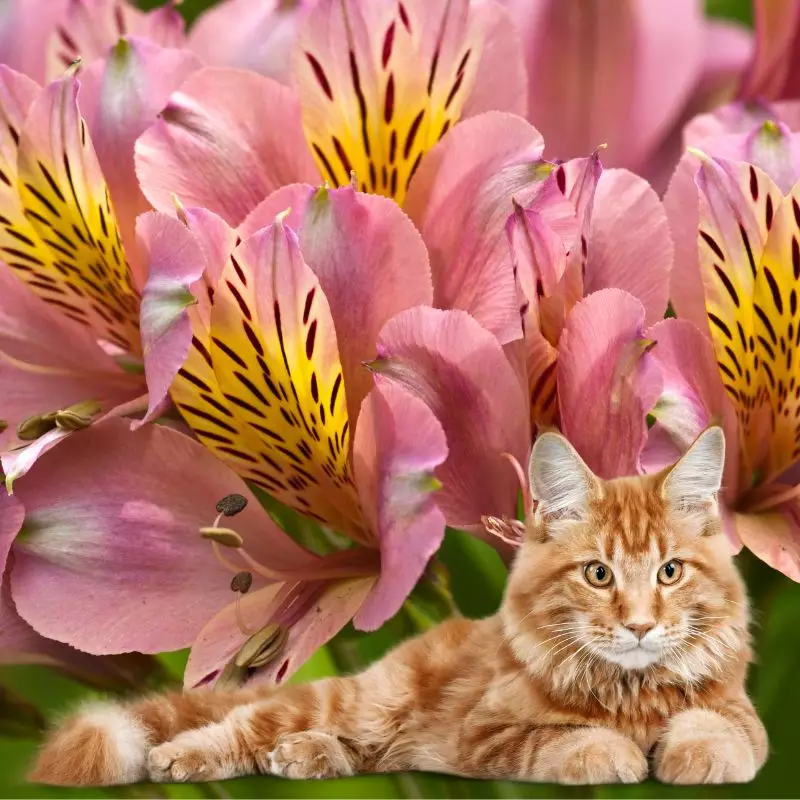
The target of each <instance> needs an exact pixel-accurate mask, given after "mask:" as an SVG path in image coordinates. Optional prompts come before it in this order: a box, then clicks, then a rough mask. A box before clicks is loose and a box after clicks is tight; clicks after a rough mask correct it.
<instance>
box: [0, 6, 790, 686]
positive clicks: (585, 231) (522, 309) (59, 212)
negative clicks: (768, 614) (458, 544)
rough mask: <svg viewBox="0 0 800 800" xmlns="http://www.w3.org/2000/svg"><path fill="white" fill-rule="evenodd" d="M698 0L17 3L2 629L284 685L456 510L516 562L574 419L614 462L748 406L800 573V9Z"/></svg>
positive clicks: (745, 477)
mask: <svg viewBox="0 0 800 800" xmlns="http://www.w3.org/2000/svg"><path fill="white" fill-rule="evenodd" d="M701 9H702V3H701V2H700V0H636V2H619V3H618V2H616V1H615V0H494V1H493V0H448V2H445V0H308V1H307V2H287V1H286V0H271V2H265V1H264V0H227V1H226V2H223V3H220V4H219V5H218V6H216V7H215V8H213V9H212V10H211V11H209V12H207V13H206V14H205V15H204V16H202V17H201V18H200V19H199V20H198V21H197V23H196V24H195V25H194V26H193V27H192V29H191V31H190V32H189V33H188V34H186V33H185V32H184V29H183V24H182V21H181V17H180V16H179V14H178V12H177V10H176V9H175V8H174V7H173V6H171V5H167V6H165V7H163V8H161V9H158V10H156V11H153V12H150V13H142V12H139V11H137V10H135V9H134V8H133V7H131V6H129V5H127V4H126V3H125V2H123V1H122V0H10V1H9V2H7V3H6V4H5V5H4V7H3V11H2V15H0V62H2V65H0V114H2V118H3V123H4V124H3V125H0V259H2V261H1V262H0V386H1V387H2V394H1V395H0V420H2V424H1V425H0V453H1V454H2V470H3V476H4V480H5V490H0V564H2V566H0V579H1V581H2V582H1V583H0V589H1V591H2V595H1V602H2V605H1V606H0V659H5V660H16V661H31V660H33V661H43V662H45V663H60V664H62V665H67V666H68V665H73V666H76V665H80V667H81V668H84V669H94V670H99V671H101V670H104V669H113V668H116V666H117V663H116V662H115V661H114V660H113V659H93V658H92V656H116V655H118V654H124V653H129V652H131V651H136V652H140V653H158V652H161V651H165V650H174V649H178V648H184V647H189V646H191V648H192V651H191V657H190V660H189V663H188V667H187V671H186V676H185V682H186V685H187V686H190V687H194V686H200V685H209V684H212V683H214V682H215V681H216V680H218V679H219V678H220V676H222V677H223V679H224V680H225V682H226V683H227V682H229V681H233V682H241V681H243V680H245V679H246V678H247V677H248V676H249V675H250V674H251V673H253V672H254V671H256V674H257V675H258V679H259V680H270V681H280V680H283V679H284V678H285V677H286V676H288V675H289V674H291V673H292V672H293V671H294V670H295V669H297V668H298V667H299V666H301V665H302V663H303V662H304V660H305V659H307V658H308V657H309V656H310V655H311V654H312V653H313V652H314V651H315V649H316V648H318V647H319V646H321V645H322V644H324V643H325V642H326V641H328V640H329V639H330V638H331V637H332V636H333V635H334V634H335V633H336V632H337V631H339V630H340V629H341V628H342V627H343V626H344V625H345V624H346V623H347V622H348V621H350V620H353V622H354V624H355V625H356V627H358V628H360V629H362V630H371V629H375V628H377V627H379V626H380V625H381V624H382V623H383V622H385V621H386V620H387V619H389V618H390V617H392V616H393V615H394V614H395V613H396V612H397V611H398V610H399V609H400V607H401V606H402V604H403V602H404V600H405V599H406V597H407V596H408V594H409V592H410V591H411V590H412V589H413V587H414V586H415V584H416V582H417V581H418V580H419V579H420V577H421V576H423V574H424V573H425V570H426V565H427V564H428V562H429V560H430V558H431V557H432V556H433V555H434V554H435V553H436V551H437V549H438V548H439V545H440V544H441V542H442V538H443V536H444V533H445V528H446V526H451V527H453V528H458V529H462V530H466V531H469V532H472V533H474V534H475V535H477V536H481V537H483V538H485V539H486V540H488V541H490V542H491V543H492V544H494V545H495V546H496V547H497V548H498V550H499V551H500V552H501V554H502V555H503V556H504V557H505V558H507V559H509V558H510V557H511V556H512V554H513V542H509V541H508V537H506V538H502V537H497V536H496V535H495V534H496V532H497V531H502V530H503V525H502V523H501V524H498V523H496V522H495V523H494V524H490V525H489V527H488V530H487V526H486V523H485V519H486V518H487V517H489V518H496V519H497V520H503V519H504V518H505V519H509V520H511V519H515V518H516V517H517V516H518V509H519V507H520V506H522V508H523V509H527V508H528V507H529V503H530V501H529V499H528V498H527V494H526V491H525V490H524V488H521V487H524V486H525V485H526V480H525V479H524V477H523V476H522V474H521V469H520V467H519V465H525V464H526V463H527V457H528V453H529V451H530V446H531V443H532V440H533V438H534V437H535V435H536V432H537V431H539V430H541V429H542V428H543V427H547V426H555V427H557V428H559V429H560V430H562V431H563V432H564V433H565V434H566V435H567V436H568V437H569V438H570V440H571V441H572V442H573V443H574V444H575V446H576V447H577V448H578V450H579V451H580V452H581V454H582V455H583V457H584V458H585V460H586V461H587V463H588V464H589V465H590V466H591V467H592V469H593V470H595V471H596V472H597V473H598V474H600V475H601V476H603V477H614V476H617V475H622V474H633V473H636V472H638V471H651V470H657V469H660V468H661V467H663V466H664V465H666V464H667V463H669V462H670V461H672V460H673V459H674V458H675V457H676V456H677V455H678V454H679V453H680V452H681V451H682V450H684V449H685V448H686V447H687V446H688V444H689V443H690V442H691V441H692V440H693V438H694V437H695V436H696V435H697V434H698V433H699V432H700V431H701V430H702V429H703V428H704V427H706V426H707V425H708V424H710V423H711V422H713V421H714V420H719V421H721V422H722V423H723V424H724V426H725V430H726V433H727V441H728V467H727V476H726V484H725V489H724V501H725V513H726V525H727V532H728V534H729V536H730V540H731V543H732V545H734V546H735V547H737V548H741V547H742V546H746V547H748V548H749V549H750V550H752V551H753V552H754V553H756V554H757V555H758V556H759V557H760V558H762V559H763V560H764V561H766V562H768V563H769V564H771V565H772V566H774V567H775V568H776V569H779V570H781V571H782V572H784V573H785V574H787V575H788V576H790V577H791V578H793V579H795V580H800V486H799V485H798V484H799V483H800V466H798V465H799V464H800V311H799V310H798V308H799V307H800V300H799V299H798V294H800V185H798V187H797V188H794V187H795V181H796V180H797V178H799V177H800V138H798V137H800V133H798V134H795V133H794V132H793V131H794V130H795V129H797V130H800V104H798V103H793V102H791V98H792V97H793V96H794V95H795V94H797V95H799V96H800V79H798V76H797V75H795V72H800V59H798V58H796V57H795V46H796V42H795V39H796V35H797V33H798V31H800V18H799V17H800V6H798V5H797V4H796V3H794V2H783V1H782V0H774V1H773V0H761V2H757V3H756V6H755V16H756V27H755V32H754V33H751V32H749V31H746V30H744V29H742V28H739V27H737V26H735V25H732V24H726V23H722V22H719V21H717V22H712V21H709V20H706V19H704V18H703V16H702V11H701ZM723 103H728V104H727V105H722V104H723ZM770 103H774V105H770ZM711 109H716V110H711ZM540 131H541V133H540ZM669 302H671V304H672V308H673V309H674V312H675V315H676V316H677V318H669V319H664V317H665V312H666V311H667V308H668V303H669ZM305 528H307V529H308V530H312V531H313V532H315V533H316V534H317V535H318V537H319V538H320V539H321V540H323V541H324V542H325V543H326V545H327V547H325V548H316V551H314V552H312V549H310V547H309V546H308V542H307V541H306V540H304V539H303V537H302V536H299V535H298V531H301V532H302V530H303V529H305ZM511 529H513V526H512V528H511ZM323 550H324V552H323ZM259 637H260V638H259ZM276 638H277V639H280V647H271V648H270V647H266V649H265V647H264V646H263V645H265V644H267V643H273V644H274V643H275V641H276ZM254 641H255V642H256V644H257V645H259V646H249V647H248V643H250V644H251V645H252V643H253V642H254ZM243 648H244V649H243ZM245 652H248V653H250V656H252V657H248V658H245V657H244V656H243V653H245ZM265 652H270V653H271V654H272V655H273V656H277V657H270V658H266V657H265V655H264V654H265ZM76 668H77V666H76Z"/></svg>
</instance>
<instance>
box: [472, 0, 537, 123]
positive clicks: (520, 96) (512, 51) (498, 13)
mask: <svg viewBox="0 0 800 800" xmlns="http://www.w3.org/2000/svg"><path fill="white" fill-rule="evenodd" d="M472 14H473V16H474V19H475V25H476V26H478V27H479V28H480V29H481V30H482V32H483V46H482V49H481V57H480V61H479V62H478V69H477V72H476V75H475V83H474V85H473V87H472V91H471V92H470V93H469V97H467V99H466V102H465V103H464V108H463V109H462V111H461V114H462V117H463V118H464V119H466V118H467V117H473V116H475V115H477V114H482V113H484V112H485V111H508V112H510V113H511V114H517V115H518V116H520V117H524V116H525V113H526V111H527V109H528V74H527V70H526V69H525V55H524V52H523V46H522V39H521V37H520V35H519V31H518V30H517V27H516V25H515V24H514V20H513V19H512V16H511V15H510V14H509V13H508V12H507V11H506V10H505V9H504V8H503V7H502V6H501V5H500V4H499V3H496V2H485V0H484V2H482V3H475V4H473V7H472Z"/></svg>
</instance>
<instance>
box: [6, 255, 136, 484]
mask: <svg viewBox="0 0 800 800" xmlns="http://www.w3.org/2000/svg"><path fill="white" fill-rule="evenodd" d="M0 298H1V299H0V385H2V386H3V388H4V391H3V393H2V397H0V419H1V420H2V421H3V423H4V424H5V426H6V429H5V432H0V452H2V451H5V450H6V449H7V448H8V447H9V446H11V445H13V444H18V443H20V442H19V440H17V439H16V429H17V426H18V425H19V423H20V422H22V421H23V420H25V419H28V418H29V417H33V416H35V415H38V414H44V413H48V412H52V411H56V410H58V409H63V408H67V407H68V406H71V405H73V404H74V403H78V402H81V401H84V400H95V401H96V402H98V403H99V404H100V406H101V408H112V407H113V406H115V405H117V404H118V403H121V402H124V401H126V400H129V399H131V398H133V397H136V396H137V395H139V394H141V393H142V392H143V391H144V382H143V380H142V378H141V376H139V375H134V374H128V373H125V372H123V370H122V369H121V368H120V367H119V366H117V364H116V363H115V362H114V361H113V360H112V359H111V358H110V357H109V356H108V355H106V354H105V353H104V352H103V351H102V350H101V348H100V347H99V346H98V345H97V342H96V341H95V340H94V339H93V338H92V336H91V334H90V333H89V331H87V330H86V328H84V327H83V326H82V325H79V324H78V323H76V322H72V321H71V320H69V319H67V318H66V317H65V316H64V315H62V314H58V313H57V312H56V311H55V309H54V308H53V306H51V305H48V304H47V303H45V302H44V300H41V299H40V298H39V297H37V296H36V295H35V294H33V292H31V291H30V289H28V287H27V286H26V285H25V284H24V283H22V281H20V280H19V279H18V278H17V277H16V276H15V275H13V274H12V273H11V270H10V269H9V268H8V267H6V266H5V265H4V264H0ZM4 463H5V466H6V469H8V464H7V463H6V462H5V459H4Z"/></svg>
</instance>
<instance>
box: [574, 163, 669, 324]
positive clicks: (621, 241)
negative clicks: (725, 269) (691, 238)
mask: <svg viewBox="0 0 800 800" xmlns="http://www.w3.org/2000/svg"><path fill="white" fill-rule="evenodd" d="M673 250H674V248H673V244H672V236H671V235H670V230H669V223H668V222H667V214H666V211H665V210H664V207H663V205H662V204H661V201H660V200H659V198H658V195H657V194H656V193H655V192H654V191H653V190H652V189H651V188H650V186H649V184H648V183H647V181H645V180H644V179H643V178H640V177H639V176H638V175H634V174H633V173H632V172H628V171H627V170H621V169H612V170H606V171H605V172H603V174H602V175H601V176H600V181H599V183H598V185H597V190H596V193H595V197H594V204H593V207H592V218H591V229H590V234H589V261H588V264H587V266H586V278H585V291H586V293H587V294H589V293H591V292H594V291H596V290H597V289H603V288H607V287H609V288H617V289H624V290H625V291H626V292H629V293H630V294H632V295H633V296H634V297H636V298H638V299H639V300H640V301H641V303H642V305H643V306H644V308H645V322H646V323H647V324H648V325H652V324H653V323H655V322H657V321H658V320H660V319H663V317H664V312H665V311H666V308H667V298H668V295H669V275H670V270H671V268H672V259H673Z"/></svg>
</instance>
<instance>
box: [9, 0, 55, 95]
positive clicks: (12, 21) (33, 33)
mask: <svg viewBox="0 0 800 800" xmlns="http://www.w3.org/2000/svg"><path fill="white" fill-rule="evenodd" d="M68 2H69V0H7V1H6V2H4V3H2V4H1V5H0V63H2V64H5V65H6V66H8V67H10V68H11V69H13V70H16V71H17V72H21V73H24V74H25V75H27V76H28V77H30V78H33V80H35V81H37V82H38V83H43V82H44V81H45V80H46V78H47V75H46V61H47V50H48V48H47V44H48V40H49V39H50V37H51V35H52V33H53V30H54V28H55V26H56V24H57V23H58V22H59V20H61V19H62V18H63V16H64V14H65V12H66V9H67V3H68ZM63 71H64V67H62V68H61V72H63ZM54 77H55V76H54Z"/></svg>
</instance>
